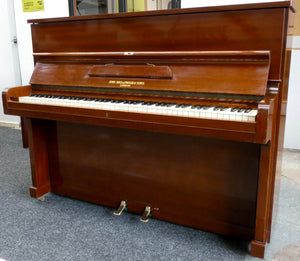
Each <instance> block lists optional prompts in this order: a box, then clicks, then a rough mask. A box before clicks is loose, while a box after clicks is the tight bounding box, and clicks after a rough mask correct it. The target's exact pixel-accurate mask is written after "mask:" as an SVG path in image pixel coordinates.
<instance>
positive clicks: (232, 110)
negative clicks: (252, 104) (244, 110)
mask: <svg viewBox="0 0 300 261" xmlns="http://www.w3.org/2000/svg"><path fill="white" fill-rule="evenodd" d="M238 110H239V108H236V107H235V108H232V109H231V110H230V111H231V112H235V111H238Z"/></svg>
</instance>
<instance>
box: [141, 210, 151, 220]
mask: <svg viewBox="0 0 300 261" xmlns="http://www.w3.org/2000/svg"><path fill="white" fill-rule="evenodd" d="M149 216H151V208H150V207H149V206H147V207H146V208H145V210H144V213H143V215H142V217H141V221H142V222H148V217H149Z"/></svg>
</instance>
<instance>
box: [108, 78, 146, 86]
mask: <svg viewBox="0 0 300 261" xmlns="http://www.w3.org/2000/svg"><path fill="white" fill-rule="evenodd" d="M108 84H116V85H119V86H120V87H131V86H137V85H145V82H141V81H139V82H137V81H115V80H109V82H108Z"/></svg>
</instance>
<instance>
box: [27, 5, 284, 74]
mask: <svg viewBox="0 0 300 261" xmlns="http://www.w3.org/2000/svg"><path fill="white" fill-rule="evenodd" d="M262 23H263V24H262ZM283 23H284V8H270V9H252V10H235V11H219V12H207V13H205V12H199V13H183V14H169V15H155V14H153V15H147V16H138V17H130V16H125V17H120V18H114V17H112V18H108V17H106V18H103V19H101V18H98V19H93V20H83V21H64V22H49V23H40V24H39V23H36V24H32V37H33V51H34V53H52V52H128V51H223V50H226V51H240V50H251V51H252V50H270V52H271V57H272V59H271V70H270V76H269V78H271V79H279V78H280V71H281V67H280V66H279V65H280V64H281V61H282V48H283V41H282V37H283V28H284V25H283Z"/></svg>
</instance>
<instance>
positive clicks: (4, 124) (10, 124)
mask: <svg viewBox="0 0 300 261" xmlns="http://www.w3.org/2000/svg"><path fill="white" fill-rule="evenodd" d="M0 126H1V127H8V128H12V129H21V127H20V123H19V122H9V121H0Z"/></svg>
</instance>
